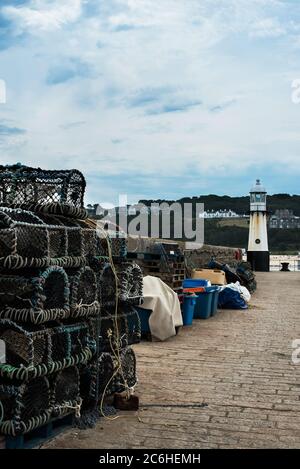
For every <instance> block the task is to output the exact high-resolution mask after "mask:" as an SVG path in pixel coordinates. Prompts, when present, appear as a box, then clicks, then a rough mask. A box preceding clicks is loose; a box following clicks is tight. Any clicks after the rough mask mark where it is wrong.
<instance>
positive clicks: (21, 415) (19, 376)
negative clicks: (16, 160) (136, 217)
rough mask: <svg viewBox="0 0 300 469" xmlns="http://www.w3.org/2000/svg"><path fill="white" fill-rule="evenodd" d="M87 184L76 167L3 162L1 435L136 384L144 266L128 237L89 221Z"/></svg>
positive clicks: (0, 206)
mask: <svg viewBox="0 0 300 469" xmlns="http://www.w3.org/2000/svg"><path fill="white" fill-rule="evenodd" d="M84 191H85V180H84V177H83V175H82V174H81V173H80V172H79V171H76V170H71V171H44V170H41V169H39V168H38V169H35V168H28V167H24V166H22V165H19V164H18V165H14V166H0V341H1V344H2V346H3V345H4V348H5V353H4V359H2V363H1V364H0V434H5V435H12V436H14V435H19V434H24V433H27V432H30V431H31V430H33V429H34V428H37V427H39V426H41V425H44V424H46V423H47V422H49V421H51V419H53V418H55V417H58V416H62V415H67V414H69V413H79V411H80V410H82V408H83V407H84V408H89V407H90V406H94V407H95V408H97V406H99V402H101V403H102V402H103V393H104V392H105V394H106V395H109V394H111V393H113V392H115V391H116V390H118V391H122V390H128V389H129V388H130V387H132V386H134V385H135V383H136V373H135V357H134V353H133V351H132V350H131V349H130V347H129V346H130V344H132V343H135V342H138V341H139V338H140V328H139V323H138V319H137V318H138V316H137V314H135V310H134V309H133V307H132V306H131V303H132V302H133V303H135V302H138V303H140V302H141V296H142V275H141V273H140V271H139V268H138V267H137V266H135V265H134V264H130V263H128V262H127V261H126V240H125V238H122V237H120V235H119V233H117V232H114V233H107V232H105V233H103V230H100V231H99V230H97V229H96V227H94V226H91V224H90V223H89V222H88V220H86V211H85V209H84V208H83V207H84V205H83V197H84ZM114 263H116V267H114ZM101 303H102V304H101Z"/></svg>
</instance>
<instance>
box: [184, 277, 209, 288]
mask: <svg viewBox="0 0 300 469" xmlns="http://www.w3.org/2000/svg"><path fill="white" fill-rule="evenodd" d="M208 284H209V280H204V279H202V278H186V279H185V280H184V281H183V282H182V288H197V287H207V286H208Z"/></svg>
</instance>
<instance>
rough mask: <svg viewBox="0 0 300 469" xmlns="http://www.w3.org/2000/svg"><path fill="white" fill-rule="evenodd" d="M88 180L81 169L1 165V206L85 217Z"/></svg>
mask: <svg viewBox="0 0 300 469" xmlns="http://www.w3.org/2000/svg"><path fill="white" fill-rule="evenodd" d="M85 186H86V183H85V179H84V177H83V175H82V174H81V173H80V172H79V171H77V170H69V171H50V170H43V169H40V168H30V167H28V166H22V165H19V164H17V165H12V166H0V205H3V206H9V207H21V208H28V209H31V210H35V211H44V212H46V213H53V214H59V215H67V216H74V217H77V218H85V217H86V211H85V209H84V207H83V197H84V191H85Z"/></svg>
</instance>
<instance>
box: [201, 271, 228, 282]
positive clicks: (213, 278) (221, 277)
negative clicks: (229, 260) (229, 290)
mask: <svg viewBox="0 0 300 469" xmlns="http://www.w3.org/2000/svg"><path fill="white" fill-rule="evenodd" d="M192 278H202V279H204V280H210V282H211V284H212V285H226V283H227V282H226V276H225V272H223V270H218V269H194V270H193V271H192Z"/></svg>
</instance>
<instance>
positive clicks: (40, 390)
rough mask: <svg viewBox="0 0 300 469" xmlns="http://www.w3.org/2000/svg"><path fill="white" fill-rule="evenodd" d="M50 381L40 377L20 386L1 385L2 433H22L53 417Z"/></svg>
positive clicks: (0, 430) (0, 422)
mask: <svg viewBox="0 0 300 469" xmlns="http://www.w3.org/2000/svg"><path fill="white" fill-rule="evenodd" d="M50 397H51V396H50V387H49V381H48V379H47V378H46V377H39V378H36V379H34V380H32V381H29V382H28V383H25V384H21V385H19V386H17V385H14V386H8V385H0V402H1V404H2V406H1V407H3V414H4V415H3V418H2V420H1V421H0V433H2V434H5V435H13V436H15V435H21V434H24V433H27V432H29V431H31V430H33V429H34V428H37V427H39V426H41V425H43V424H45V423H46V422H47V421H48V420H49V419H50V417H51V398H50Z"/></svg>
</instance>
